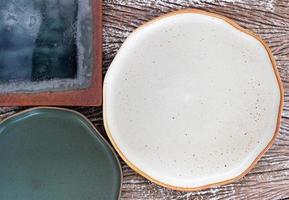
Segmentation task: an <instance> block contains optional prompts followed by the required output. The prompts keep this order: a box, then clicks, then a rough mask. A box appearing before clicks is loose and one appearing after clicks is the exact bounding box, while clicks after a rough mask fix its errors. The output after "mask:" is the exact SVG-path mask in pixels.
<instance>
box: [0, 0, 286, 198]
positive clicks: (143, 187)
mask: <svg viewBox="0 0 289 200" xmlns="http://www.w3.org/2000/svg"><path fill="white" fill-rule="evenodd" d="M182 8H199V9H203V10H206V11H210V12H214V13H218V14H222V15H224V16H227V17H229V18H231V19H234V20H235V21H236V22H237V23H239V24H240V25H241V26H243V27H245V28H247V29H250V30H252V31H253V32H255V33H257V34H258V35H259V36H261V37H262V38H263V39H264V40H265V41H266V42H267V43H268V44H269V46H270V47H271V49H272V51H273V54H274V56H275V58H276V61H277V65H278V69H279V72H280V73H281V77H282V81H283V83H284V87H285V107H284V112H283V115H282V126H281V131H280V134H279V136H278V138H277V140H276V142H275V144H274V145H273V147H272V148H271V149H270V150H269V152H267V153H266V155H265V156H263V158H262V159H261V160H260V161H259V162H258V164H257V166H256V167H255V168H254V169H253V171H251V172H250V173H249V174H248V175H246V176H245V177H244V178H243V179H241V180H239V181H237V182H235V183H233V184H229V185H226V186H221V187H215V188H212V189H208V190H204V191H200V192H188V193H186V192H176V191H172V190H168V189H165V188H162V187H159V186H157V185H155V184H153V183H151V182H150V181H147V180H145V179H144V178H142V177H141V176H139V175H137V174H136V173H135V172H133V171H132V170H131V169H130V168H129V167H128V166H127V165H126V164H124V163H123V162H122V168H123V171H124V182H123V188H122V195H121V199H130V200H138V199H146V200H149V199H151V200H153V199H262V200H263V199H264V200H267V199H268V200H275V199H286V198H288V199H289V0H219V1H218V0H104V5H103V9H104V34H103V37H104V43H103V50H104V51H103V57H104V74H105V71H106V69H107V68H108V66H109V64H110V63H111V61H112V59H113V58H114V56H115V54H116V53H117V51H118V49H119V47H120V46H121V44H122V43H123V41H124V40H125V39H126V37H127V36H128V35H129V34H130V33H131V32H132V31H133V30H134V29H136V28H137V27H138V26H140V25H141V24H143V23H145V22H146V21H148V20H150V19H153V18H154V17H157V16H159V15H161V14H163V13H167V12H169V11H174V10H178V9H182ZM24 109H25V108H24V107H10V108H1V109H0V114H1V115H0V116H1V118H2V119H3V118H5V117H8V116H10V115H12V114H14V113H16V112H17V111H20V110H24ZM72 109H75V110H77V111H79V112H81V113H83V114H84V115H86V116H87V117H88V118H89V119H90V120H91V121H92V122H93V123H94V125H95V126H96V127H97V128H98V129H99V130H100V131H101V132H102V133H103V135H104V136H105V131H104V128H103V123H102V109H101V108H93V107H87V108H85V107H77V108H72Z"/></svg>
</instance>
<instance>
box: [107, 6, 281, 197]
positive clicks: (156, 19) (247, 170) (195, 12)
mask: <svg viewBox="0 0 289 200" xmlns="http://www.w3.org/2000/svg"><path fill="white" fill-rule="evenodd" d="M184 13H193V14H203V15H207V16H212V17H216V18H219V19H222V20H223V21H225V22H227V23H229V24H230V25H232V26H233V27H234V28H236V29H237V30H239V31H241V32H244V33H246V34H248V35H250V36H252V37H254V38H255V39H257V40H258V41H259V42H260V43H261V44H262V45H263V46H264V47H265V49H266V51H267V53H268V55H269V58H270V61H271V64H272V67H273V70H274V74H275V77H276V79H277V82H278V86H279V91H280V105H279V112H278V118H277V125H276V129H275V132H274V135H273V137H272V139H271V140H270V142H269V143H268V144H267V146H266V147H265V148H264V149H263V151H261V153H260V154H259V155H258V156H257V157H256V159H255V160H254V161H253V162H252V163H251V165H250V166H249V167H248V168H247V169H246V170H245V171H243V172H242V173H241V174H240V175H238V176H236V177H234V178H231V179H228V180H225V181H220V182H216V183H211V184H207V185H204V186H199V187H178V186H173V185H169V184H166V183H162V182H160V181H158V180H156V179H154V178H153V177H150V176H149V175H148V174H146V173H145V172H143V171H141V170H140V169H138V167H136V166H135V165H134V164H132V163H131V162H130V161H129V160H128V159H127V158H126V157H125V155H124V154H123V153H122V151H121V150H120V148H119V147H118V146H117V144H116V142H115V141H114V139H113V137H112V135H111V132H110V129H109V126H108V123H107V117H106V97H105V94H106V93H105V88H103V121H104V127H105V130H106V132H107V135H108V138H109V139H110V141H111V143H112V145H113V147H114V148H115V149H116V151H117V152H118V154H119V155H120V157H121V158H122V159H123V160H124V161H125V162H126V163H127V165H128V166H129V167H130V168H132V169H133V170H134V171H135V172H137V173H138V174H140V175H142V176H143V177H145V178H146V179H148V180H150V181H151V182H154V183H156V184H157V185H160V186H163V187H165V188H168V189H172V190H178V191H187V192H189V191H191V192H192V191H199V190H204V189H209V188H212V187H216V186H221V185H225V184H229V183H232V182H235V181H237V180H239V179H241V178H243V177H244V176H245V175H246V174H248V173H249V172H250V171H251V170H252V168H253V167H254V166H255V165H256V164H257V162H258V161H259V160H260V158H261V157H262V156H263V155H264V154H265V153H266V152H267V151H268V150H269V149H270V147H271V146H272V145H273V143H274V141H275V139H276V137H277V135H278V132H279V129H280V125H281V114H282V110H283V104H284V88H283V84H282V81H281V78H280V75H279V72H278V69H277V65H276V61H275V59H274V56H273V54H272V52H271V50H270V48H269V46H268V45H267V44H266V43H265V42H264V41H263V40H262V39H261V38H260V37H259V36H258V35H256V34H255V33H253V32H251V31H249V30H247V29H245V28H243V27H241V26H240V25H238V24H237V23H236V22H235V21H233V20H231V19H229V18H227V17H224V16H222V15H219V14H215V13H211V12H207V11H203V10H199V9H184V10H179V11H173V12H170V13H168V14H164V15H162V16H160V17H157V18H155V19H153V20H151V21H149V22H147V23H145V24H143V25H141V26H140V27H139V28H137V29H136V30H135V31H133V33H132V34H134V33H135V32H136V31H139V30H140V29H142V28H145V27H146V26H147V25H149V24H151V23H154V22H156V21H158V20H160V19H163V18H166V17H170V16H173V15H177V14H184Z"/></svg>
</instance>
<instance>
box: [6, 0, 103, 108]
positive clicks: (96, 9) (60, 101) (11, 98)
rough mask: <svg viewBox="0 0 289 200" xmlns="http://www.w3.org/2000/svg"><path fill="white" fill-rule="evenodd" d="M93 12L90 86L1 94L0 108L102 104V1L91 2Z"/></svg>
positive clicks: (93, 0) (94, 0)
mask: <svg viewBox="0 0 289 200" xmlns="http://www.w3.org/2000/svg"><path fill="white" fill-rule="evenodd" d="M92 8H93V9H92V10H93V23H94V33H93V72H92V79H91V84H90V86H89V87H88V88H85V89H73V90H67V91H60V92H58V91H55V92H38V93H37V92H36V93H22V92H14V93H5V94H4V93H3V94H0V105H1V106H35V105H54V106H100V105H101V104H102V0H92Z"/></svg>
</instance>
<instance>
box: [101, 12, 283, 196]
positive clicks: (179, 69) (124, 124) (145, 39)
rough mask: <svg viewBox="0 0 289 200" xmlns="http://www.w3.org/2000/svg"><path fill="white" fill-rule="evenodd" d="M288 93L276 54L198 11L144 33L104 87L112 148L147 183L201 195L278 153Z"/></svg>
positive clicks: (126, 48)
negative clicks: (272, 151) (274, 147)
mask: <svg viewBox="0 0 289 200" xmlns="http://www.w3.org/2000/svg"><path fill="white" fill-rule="evenodd" d="M282 100H283V89H282V85H281V82H280V78H279V75H278V72H277V70H276V66H275V62H274V59H273V57H272V55H271V53H270V50H269V49H268V47H267V46H266V45H265V44H264V43H263V42H262V41H261V40H260V39H259V38H258V37H256V36H255V35H254V34H252V33H250V32H249V31H247V30H244V29H242V28H241V27H239V26H238V25H237V24H235V23H234V22H232V21H231V20H229V19H227V18H224V17H222V16H218V15H215V14H211V13H206V12H203V11H198V10H187V11H180V12H175V13H172V14H168V15H166V16H164V17H161V18H158V19H156V20H154V21H152V22H150V23H148V24H146V25H144V26H143V27H141V28H139V29H137V30H136V31H135V32H134V33H133V34H132V35H131V36H130V37H129V38H128V39H127V40H126V41H125V43H124V44H123V46H122V47H121V49H120V51H119V52H118V54H117V56H116V57H115V59H114V61H113V62H112V64H111V66H110V68H109V70H108V72H107V74H106V77H105V81H104V106H103V108H104V122H105V128H106V131H107V133H108V136H109V138H110V139H111V141H112V144H113V145H114V147H115V148H116V150H117V151H118V153H119V154H120V155H121V157H122V158H123V159H124V160H125V161H126V162H127V164H128V165H129V166H130V167H132V168H133V169H134V170H136V171H137V172H138V173H140V174H141V175H143V176H145V177H146V178H148V179H150V180H151V181H154V182H156V183H157V184H160V185H162V186H165V187H169V188H172V189H178V190H198V189H204V188H207V187H211V186H214V185H219V184H225V183H228V182H231V181H234V180H236V179H238V178H240V177H242V176H244V175H245V174H246V173H247V172H248V171H249V170H250V169H251V168H252V167H253V165H254V164H255V163H256V162H257V160H258V159H259V158H260V157H261V155H262V154H263V153H265V151H266V150H267V149H268V148H269V147H270V146H271V145H272V143H273V140H274V138H275V136H276V134H277V132H278V129H279V125H280V114H281V113H280V110H281V109H282V102H283V101H282Z"/></svg>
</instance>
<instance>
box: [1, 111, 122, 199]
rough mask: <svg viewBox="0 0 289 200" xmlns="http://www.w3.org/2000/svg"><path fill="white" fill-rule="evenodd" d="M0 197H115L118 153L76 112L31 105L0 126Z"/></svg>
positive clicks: (118, 174)
mask: <svg viewBox="0 0 289 200" xmlns="http://www.w3.org/2000/svg"><path fill="white" fill-rule="evenodd" d="M0 163H1V164H0V177H1V178H0V199H1V200H2V199H3V200H4V199H5V200H17V199H21V200H39V199H41V200H52V199H54V200H64V199H69V200H80V199H87V200H95V199H101V200H115V199H118V198H119V195H120V187H121V182H122V173H121V168H120V165H119V162H118V160H117V157H116V156H115V154H114V152H113V150H112V149H111V147H110V146H109V145H108V144H107V143H106V142H105V140H104V139H103V138H102V137H101V135H100V134H99V133H98V132H97V131H96V129H95V128H94V127H93V125H92V124H91V123H90V122H89V121H88V120H87V119H86V118H84V117H83V116H82V115H81V114H79V113H77V112H74V111H69V110H64V109H56V108H36V109H32V110H28V111H24V112H22V113H20V114H17V115H15V116H13V117H11V118H9V119H7V120H5V121H4V122H2V124H1V128H0Z"/></svg>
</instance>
